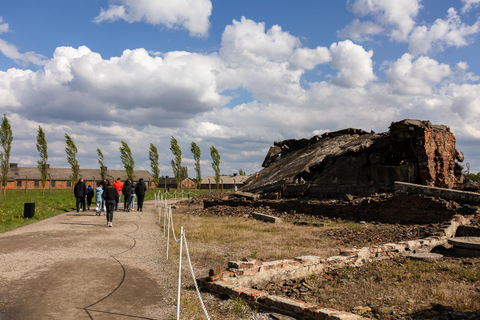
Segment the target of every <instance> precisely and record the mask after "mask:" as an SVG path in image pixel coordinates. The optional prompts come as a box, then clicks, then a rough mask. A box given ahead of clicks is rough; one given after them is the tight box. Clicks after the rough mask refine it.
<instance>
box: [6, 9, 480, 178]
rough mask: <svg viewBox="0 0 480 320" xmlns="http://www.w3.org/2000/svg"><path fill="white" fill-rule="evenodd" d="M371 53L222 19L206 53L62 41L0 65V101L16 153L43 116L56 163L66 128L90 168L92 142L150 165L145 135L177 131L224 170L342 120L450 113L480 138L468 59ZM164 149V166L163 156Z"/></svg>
mask: <svg viewBox="0 0 480 320" xmlns="http://www.w3.org/2000/svg"><path fill="white" fill-rule="evenodd" d="M372 59H373V51H372V50H366V49H365V48H364V47H362V46H361V45H358V44H355V43H353V42H352V41H350V40H345V41H340V42H336V43H333V44H331V45H329V46H325V47H323V46H318V47H316V48H315V47H314V48H308V47H303V46H302V43H301V41H300V40H299V39H298V38H297V37H295V36H293V35H291V34H290V33H288V32H286V31H284V30H282V28H281V27H280V26H272V27H270V28H266V26H265V24H264V23H258V22H255V21H252V20H249V19H246V18H242V19H241V20H240V21H235V20H234V21H233V23H232V24H231V25H229V26H227V27H226V28H225V31H224V33H223V36H222V42H221V47H220V49H219V50H218V52H214V53H210V54H199V53H192V52H185V51H171V52H167V53H161V54H160V53H156V54H152V53H149V52H147V51H146V50H145V49H135V50H125V51H124V52H123V53H122V54H121V55H120V56H117V57H112V58H108V59H106V58H103V57H102V56H101V55H100V54H99V53H97V52H94V51H92V50H90V49H89V48H88V47H86V46H80V47H78V48H73V47H59V48H57V49H56V50H55V52H54V54H53V56H52V57H51V58H49V59H46V60H45V61H44V65H43V67H42V68H40V69H39V70H37V71H32V70H20V69H15V68H11V69H9V70H7V71H6V72H2V71H0V107H1V108H2V111H3V112H5V113H6V114H7V116H8V117H9V120H10V119H11V122H12V124H13V129H14V135H15V137H16V138H15V139H17V138H18V140H17V141H19V140H22V141H23V143H21V144H14V145H15V146H14V147H15V148H17V149H15V152H14V153H15V154H31V153H32V151H31V150H35V147H34V134H35V131H36V129H37V128H38V124H42V127H44V129H45V130H46V133H47V139H48V141H49V147H50V145H51V146H52V149H53V150H54V151H53V150H52V155H53V156H52V157H53V158H52V160H51V161H52V165H57V166H66V163H65V156H64V154H63V153H64V139H63V134H64V133H65V132H67V133H69V134H71V135H72V136H74V137H75V141H76V143H77V146H78V147H79V149H81V157H82V161H81V165H82V167H97V163H96V161H95V153H94V150H95V148H96V147H99V148H100V149H102V151H103V152H104V154H105V155H106V160H107V164H108V166H109V167H119V166H120V164H119V161H118V146H119V145H118V144H119V140H121V139H119V137H121V138H122V139H124V140H125V141H127V142H128V143H129V145H130V147H131V148H132V151H133V153H134V157H135V159H136V163H138V168H142V167H143V168H146V169H148V157H147V156H148V154H147V152H145V150H148V144H149V143H150V142H152V143H154V144H155V145H156V146H157V147H158V148H159V150H168V149H169V140H170V137H171V136H172V135H173V136H175V137H176V138H177V139H178V141H179V144H180V147H181V148H182V150H184V151H185V153H186V159H189V156H188V151H187V150H189V144H190V142H191V141H193V140H195V141H196V142H197V143H198V144H199V146H200V147H201V149H202V151H204V153H208V151H207V150H208V148H209V147H210V146H211V145H215V146H216V147H217V148H218V149H219V150H220V151H221V154H222V159H228V164H224V166H225V167H223V168H222V172H233V171H235V169H236V170H238V169H240V168H242V169H244V170H246V171H247V172H249V173H250V172H253V171H254V170H257V169H258V168H259V165H260V163H261V160H262V159H263V156H264V155H265V152H266V149H268V147H269V146H270V145H271V144H272V142H273V141H275V140H283V139H289V138H303V137H308V136H312V135H314V134H319V133H322V132H325V131H327V130H337V129H343V128H345V127H358V128H362V129H366V130H375V131H385V130H387V128H388V126H389V124H390V122H391V121H396V120H399V119H403V118H418V119H429V120H431V121H432V122H434V123H446V122H448V123H446V124H448V125H450V126H451V127H452V128H454V129H455V130H456V131H454V132H455V134H460V135H461V134H463V135H464V136H468V137H471V138H472V139H480V132H479V131H478V130H477V131H475V130H473V129H474V128H475V125H476V124H478V123H479V122H480V116H479V115H478V111H477V110H476V109H475V108H476V107H475V106H478V102H479V99H480V88H479V87H478V84H475V83H473V82H475V81H478V76H477V75H475V74H473V73H471V72H469V70H468V69H469V68H468V64H467V63H465V62H459V63H458V64H457V65H456V66H449V65H446V64H442V63H439V62H437V61H435V60H433V59H431V58H429V57H426V56H420V57H416V56H414V55H412V54H405V55H403V56H402V57H401V58H400V59H398V60H396V61H393V62H390V63H388V64H387V67H386V70H385V78H386V79H387V82H385V81H377V76H376V74H375V73H374V72H373V60H372ZM319 66H321V68H322V73H323V74H327V76H322V77H321V78H318V79H317V80H311V81H310V82H309V84H308V88H303V87H302V86H301V85H300V84H301V82H302V79H303V75H304V74H305V72H306V71H307V70H314V69H315V68H317V67H319ZM452 69H453V71H452ZM328 73H330V75H328ZM379 78H380V79H382V78H383V75H380V74H379ZM309 80H310V79H309ZM447 80H448V81H447ZM236 90H238V91H243V90H245V91H247V92H248V94H251V96H252V97H253V98H252V99H249V101H246V102H244V101H242V103H239V104H237V105H230V104H229V101H230V97H229V96H227V93H226V92H230V91H232V92H235V91H236ZM477 109H478V108H477ZM22 130H23V131H22ZM20 131H21V132H22V133H21V136H18V135H17V134H16V133H15V132H20ZM27 133H28V134H27ZM95 137H101V139H99V140H95V139H94V138H95ZM29 150H30V151H29ZM241 150H249V152H241ZM29 152H30V153H29ZM161 157H163V158H162V159H161V163H162V164H163V165H162V170H165V171H163V172H162V174H164V173H165V174H167V175H168V174H169V170H170V169H169V165H168V164H169V161H170V158H171V155H169V154H163V155H161ZM22 159H26V160H22ZM22 159H20V158H18V159H16V161H18V162H21V161H25V163H27V162H28V163H33V164H35V157H34V156H32V157H31V158H26V157H24V158H22ZM137 159H138V160H137ZM259 162H260V163H259ZM205 169H206V170H205V173H204V174H210V173H209V171H208V170H209V169H208V168H205ZM191 170H193V168H191ZM224 170H225V171H224ZM192 172H193V171H192Z"/></svg>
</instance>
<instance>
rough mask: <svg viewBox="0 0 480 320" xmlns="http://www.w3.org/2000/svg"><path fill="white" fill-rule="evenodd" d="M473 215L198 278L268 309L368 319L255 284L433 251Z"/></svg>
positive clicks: (249, 262) (234, 265)
mask: <svg viewBox="0 0 480 320" xmlns="http://www.w3.org/2000/svg"><path fill="white" fill-rule="evenodd" d="M470 219H471V218H470V217H464V216H461V215H455V216H453V217H452V219H451V220H450V221H449V222H448V223H447V224H446V225H445V227H444V229H443V230H442V231H441V232H440V234H438V235H437V236H433V237H428V238H425V239H419V240H414V241H402V242H399V243H388V244H384V245H380V246H373V247H364V248H361V249H350V250H344V251H341V252H340V254H339V255H338V256H333V257H329V258H324V259H321V258H319V257H317V256H303V257H296V258H294V259H287V260H279V261H270V262H262V261H258V260H255V259H250V258H244V259H242V260H241V261H231V262H229V263H228V267H227V268H226V269H223V268H215V269H211V270H210V272H209V277H207V278H201V279H197V282H198V284H199V285H200V286H201V287H203V288H205V289H207V290H209V291H214V292H217V293H219V294H222V295H227V296H236V297H240V298H242V299H244V300H246V301H249V302H255V303H258V304H259V305H261V306H262V307H264V308H266V309H271V310H275V311H279V312H283V313H286V314H290V315H293V316H304V317H309V318H311V319H339V320H350V319H356V320H359V319H367V318H364V317H361V316H358V315H355V314H352V313H348V312H342V311H338V310H333V309H329V308H324V307H322V306H319V305H314V304H311V303H305V302H303V301H297V300H292V299H289V298H284V297H278V296H274V295H270V294H269V293H267V292H264V291H260V290H255V289H252V288H251V287H252V286H254V285H261V284H265V283H268V282H277V281H282V280H286V279H294V278H302V277H307V276H309V275H311V274H314V273H320V272H322V270H324V269H326V268H328V269H335V268H341V267H344V266H361V265H363V264H365V263H370V262H373V261H378V260H383V259H390V258H393V257H396V256H400V255H404V256H405V255H409V254H411V253H419V252H429V251H430V250H432V249H433V248H434V247H436V246H439V245H446V244H447V241H448V238H451V237H453V236H454V235H455V233H456V231H457V229H458V228H459V227H460V226H463V225H467V224H468V223H469V222H470Z"/></svg>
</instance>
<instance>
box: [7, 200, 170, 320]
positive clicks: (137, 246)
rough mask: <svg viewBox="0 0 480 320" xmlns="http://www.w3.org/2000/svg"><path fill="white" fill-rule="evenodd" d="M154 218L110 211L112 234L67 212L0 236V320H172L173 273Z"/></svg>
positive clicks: (85, 216) (91, 218) (86, 216)
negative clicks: (111, 215) (112, 217)
mask: <svg viewBox="0 0 480 320" xmlns="http://www.w3.org/2000/svg"><path fill="white" fill-rule="evenodd" d="M120 209H121V208H120ZM154 211H155V210H154V202H153V201H148V202H146V203H145V206H144V212H143V213H142V212H138V211H132V212H128V213H127V212H123V210H120V211H116V212H115V213H114V220H113V228H108V227H106V218H105V216H101V217H98V216H96V215H95V211H86V212H80V213H77V212H68V213H64V214H61V215H58V216H56V217H53V218H50V219H46V220H42V221H40V222H38V223H34V224H31V225H28V226H25V227H22V228H18V229H15V230H12V231H9V232H6V233H3V234H0V270H1V273H0V319H1V320H13V319H19V320H20V319H62V320H70V319H72V320H73V319H75V320H82V319H86V320H88V319H90V320H103V319H130V320H131V319H174V318H175V308H176V278H177V275H176V268H172V267H171V266H167V264H166V262H165V257H164V255H165V250H162V249H164V248H165V246H166V239H165V238H164V237H163V232H162V233H161V232H159V231H160V229H159V226H158V225H157V224H156V222H157V219H158V216H157V215H156V214H155V212H154Z"/></svg>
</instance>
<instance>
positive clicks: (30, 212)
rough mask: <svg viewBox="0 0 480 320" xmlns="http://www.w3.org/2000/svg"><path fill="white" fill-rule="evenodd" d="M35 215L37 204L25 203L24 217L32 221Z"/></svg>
mask: <svg viewBox="0 0 480 320" xmlns="http://www.w3.org/2000/svg"><path fill="white" fill-rule="evenodd" d="M34 215H35V203H34V202H33V203H25V204H24V206H23V217H24V218H28V219H31V218H33V216H34Z"/></svg>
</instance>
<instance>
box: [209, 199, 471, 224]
mask: <svg viewBox="0 0 480 320" xmlns="http://www.w3.org/2000/svg"><path fill="white" fill-rule="evenodd" d="M216 205H226V206H232V207H239V206H245V207H254V208H256V207H269V208H271V209H275V210H278V211H280V212H282V211H283V212H289V213H290V212H298V213H304V214H311V215H317V216H325V217H336V218H342V219H347V220H348V219H354V220H365V221H384V222H395V223H397V222H398V223H418V224H428V223H439V222H444V221H448V220H450V219H451V218H452V216H454V215H455V214H464V215H470V214H474V213H476V208H475V207H470V206H468V205H465V206H462V205H460V204H458V203H456V202H453V201H446V200H438V199H435V198H434V197H428V196H424V195H418V194H399V195H394V196H391V197H387V198H369V197H367V198H359V199H355V200H352V201H341V202H338V203H332V202H330V201H324V202H317V201H302V200H300V201H296V200H257V201H242V200H237V199H235V200H233V199H232V200H209V201H204V207H205V208H209V207H213V206H216Z"/></svg>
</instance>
